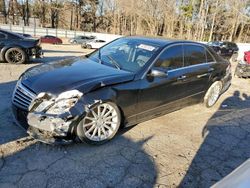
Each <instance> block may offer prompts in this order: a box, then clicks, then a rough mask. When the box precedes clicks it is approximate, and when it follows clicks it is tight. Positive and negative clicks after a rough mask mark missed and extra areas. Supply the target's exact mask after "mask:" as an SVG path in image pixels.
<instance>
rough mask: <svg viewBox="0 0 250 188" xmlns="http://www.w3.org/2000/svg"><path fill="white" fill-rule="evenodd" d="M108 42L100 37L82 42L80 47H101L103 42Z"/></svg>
mask: <svg viewBox="0 0 250 188" xmlns="http://www.w3.org/2000/svg"><path fill="white" fill-rule="evenodd" d="M107 43H108V42H107V41H105V40H102V39H95V40H93V41H90V42H87V43H83V44H82V48H88V49H96V48H101V47H102V46H104V45H105V44H107Z"/></svg>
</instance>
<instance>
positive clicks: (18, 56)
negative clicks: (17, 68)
mask: <svg viewBox="0 0 250 188" xmlns="http://www.w3.org/2000/svg"><path fill="white" fill-rule="evenodd" d="M8 56H9V60H10V61H11V62H12V63H18V62H20V61H21V60H22V58H23V54H22V53H21V52H20V51H19V50H11V51H10V52H9V54H8Z"/></svg>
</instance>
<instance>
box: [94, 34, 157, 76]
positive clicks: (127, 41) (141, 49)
mask: <svg viewBox="0 0 250 188" xmlns="http://www.w3.org/2000/svg"><path fill="white" fill-rule="evenodd" d="M158 49H159V47H158V46H157V45H155V44H153V43H152V44H151V43H148V42H144V41H143V40H138V39H137V40H136V39H131V38H121V39H118V40H115V41H114V42H112V43H110V44H108V45H106V46H104V47H103V48H101V49H99V50H98V51H96V52H94V53H92V54H91V55H90V56H89V58H91V59H92V60H95V61H98V62H100V63H103V64H106V65H111V66H113V67H115V68H117V69H122V70H127V71H130V72H137V71H138V70H140V69H141V68H142V67H143V66H145V64H146V63H147V62H148V61H149V59H150V58H151V57H152V56H153V55H154V54H155V53H156V51H157V50H158Z"/></svg>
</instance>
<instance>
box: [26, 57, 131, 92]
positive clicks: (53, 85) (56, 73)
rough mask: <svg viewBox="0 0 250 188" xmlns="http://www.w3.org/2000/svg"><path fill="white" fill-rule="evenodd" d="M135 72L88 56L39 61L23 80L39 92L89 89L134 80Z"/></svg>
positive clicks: (30, 87) (27, 85) (87, 90)
mask: <svg viewBox="0 0 250 188" xmlns="http://www.w3.org/2000/svg"><path fill="white" fill-rule="evenodd" d="M133 79H134V74H133V73H131V72H127V71H124V70H118V69H116V68H113V67H110V66H107V65H103V64H100V63H96V62H94V61H92V60H90V59H87V58H85V57H79V58H71V59H66V60H63V61H58V62H53V63H48V64H43V65H38V66H36V67H33V68H31V69H28V70H27V71H26V72H25V73H24V74H23V75H22V84H24V85H25V86H26V87H28V88H29V89H31V90H32V91H33V92H35V93H37V94H38V93H41V92H48V93H52V94H60V93H61V92H64V91H67V90H71V89H77V90H79V91H81V92H83V93H87V92H89V91H91V90H93V89H97V88H99V87H103V86H107V85H112V84H118V83H122V82H127V81H131V80H133Z"/></svg>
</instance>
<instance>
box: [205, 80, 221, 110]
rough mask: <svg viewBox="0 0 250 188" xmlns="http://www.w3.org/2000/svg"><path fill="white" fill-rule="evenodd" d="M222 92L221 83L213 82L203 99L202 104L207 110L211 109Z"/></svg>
mask: <svg viewBox="0 0 250 188" xmlns="http://www.w3.org/2000/svg"><path fill="white" fill-rule="evenodd" d="M221 90H222V82H221V81H215V82H214V83H213V84H212V85H211V86H210V87H209V89H208V90H207V92H206V94H205V97H204V104H205V106H206V107H207V108H210V107H212V106H213V105H214V104H215V103H216V102H217V100H218V99H219V97H220V94H221Z"/></svg>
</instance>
